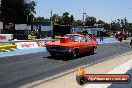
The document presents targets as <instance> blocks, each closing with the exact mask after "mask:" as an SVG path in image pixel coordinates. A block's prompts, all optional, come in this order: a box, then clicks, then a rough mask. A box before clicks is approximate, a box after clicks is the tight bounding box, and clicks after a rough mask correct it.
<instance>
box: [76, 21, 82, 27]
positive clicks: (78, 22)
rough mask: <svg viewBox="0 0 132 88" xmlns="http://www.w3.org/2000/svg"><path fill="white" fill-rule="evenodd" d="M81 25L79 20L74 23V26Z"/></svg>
mask: <svg viewBox="0 0 132 88" xmlns="http://www.w3.org/2000/svg"><path fill="white" fill-rule="evenodd" d="M82 25H83V23H82V21H81V20H77V21H75V26H82Z"/></svg>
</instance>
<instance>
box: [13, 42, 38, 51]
mask: <svg viewBox="0 0 132 88" xmlns="http://www.w3.org/2000/svg"><path fill="white" fill-rule="evenodd" d="M15 44H16V45H17V49H29V48H38V44H37V43H36V42H18V43H15Z"/></svg>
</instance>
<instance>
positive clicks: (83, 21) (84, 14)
mask: <svg viewBox="0 0 132 88" xmlns="http://www.w3.org/2000/svg"><path fill="white" fill-rule="evenodd" d="M85 14H86V13H85V12H84V10H83V29H84V25H85V22H84V15H85Z"/></svg>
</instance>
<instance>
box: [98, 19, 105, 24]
mask: <svg viewBox="0 0 132 88" xmlns="http://www.w3.org/2000/svg"><path fill="white" fill-rule="evenodd" d="M97 24H105V22H104V21H102V20H98V22H97Z"/></svg>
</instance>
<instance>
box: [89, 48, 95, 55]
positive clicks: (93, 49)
mask: <svg viewBox="0 0 132 88" xmlns="http://www.w3.org/2000/svg"><path fill="white" fill-rule="evenodd" d="M94 51H95V47H93V48H92V50H91V51H90V54H92V55H93V54H94Z"/></svg>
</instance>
